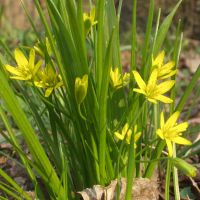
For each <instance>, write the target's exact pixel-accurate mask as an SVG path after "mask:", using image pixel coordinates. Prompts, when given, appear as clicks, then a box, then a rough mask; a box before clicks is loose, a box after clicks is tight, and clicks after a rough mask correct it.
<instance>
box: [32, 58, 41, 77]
mask: <svg viewBox="0 0 200 200" xmlns="http://www.w3.org/2000/svg"><path fill="white" fill-rule="evenodd" d="M42 63H43V61H42V60H39V61H38V62H37V64H36V65H35V67H34V70H33V75H35V74H36V73H37V71H38V70H39V68H40V67H41V65H42Z"/></svg>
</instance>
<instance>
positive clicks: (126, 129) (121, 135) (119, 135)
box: [114, 123, 141, 148]
mask: <svg viewBox="0 0 200 200" xmlns="http://www.w3.org/2000/svg"><path fill="white" fill-rule="evenodd" d="M114 134H115V136H116V138H118V139H119V140H124V138H126V142H127V143H128V144H130V142H131V135H132V130H131V129H129V125H128V123H126V124H125V125H124V127H123V129H122V133H119V132H117V131H116V132H115V133H114ZM140 136H141V132H137V125H135V127H134V147H135V148H136V147H137V146H136V142H137V141H138V140H139V139H140Z"/></svg>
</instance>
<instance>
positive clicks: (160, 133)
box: [156, 129, 164, 140]
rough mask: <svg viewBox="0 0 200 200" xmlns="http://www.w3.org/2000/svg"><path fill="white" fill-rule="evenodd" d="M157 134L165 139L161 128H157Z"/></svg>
mask: <svg viewBox="0 0 200 200" xmlns="http://www.w3.org/2000/svg"><path fill="white" fill-rule="evenodd" d="M156 134H157V135H158V136H159V137H160V138H161V139H162V140H164V135H163V132H162V131H161V129H157V131H156Z"/></svg>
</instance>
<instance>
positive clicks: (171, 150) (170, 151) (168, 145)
mask: <svg viewBox="0 0 200 200" xmlns="http://www.w3.org/2000/svg"><path fill="white" fill-rule="evenodd" d="M166 144H167V148H168V153H169V156H170V157H172V155H173V146H172V142H171V141H170V140H168V139H166Z"/></svg>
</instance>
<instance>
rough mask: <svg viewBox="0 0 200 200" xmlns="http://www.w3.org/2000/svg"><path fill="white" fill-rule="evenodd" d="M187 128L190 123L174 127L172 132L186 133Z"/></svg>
mask: <svg viewBox="0 0 200 200" xmlns="http://www.w3.org/2000/svg"><path fill="white" fill-rule="evenodd" d="M187 127H188V123H187V122H183V123H180V124H178V125H177V126H175V127H173V128H172V130H173V131H176V132H179V133H181V132H183V131H186V129H187Z"/></svg>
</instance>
